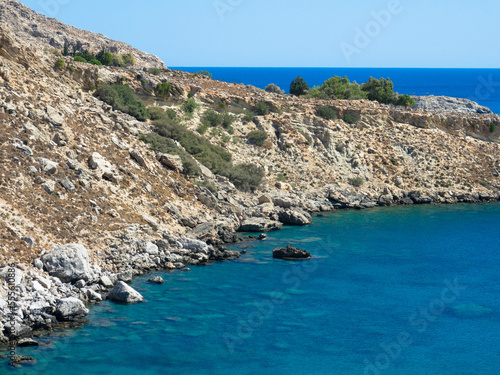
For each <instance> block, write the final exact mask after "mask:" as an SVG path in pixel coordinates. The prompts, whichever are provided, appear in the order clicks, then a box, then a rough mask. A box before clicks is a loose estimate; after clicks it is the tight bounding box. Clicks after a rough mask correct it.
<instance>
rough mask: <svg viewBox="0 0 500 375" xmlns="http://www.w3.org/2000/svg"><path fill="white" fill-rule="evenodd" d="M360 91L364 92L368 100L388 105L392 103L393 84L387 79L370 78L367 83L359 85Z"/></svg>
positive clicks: (393, 95) (393, 94)
mask: <svg viewBox="0 0 500 375" xmlns="http://www.w3.org/2000/svg"><path fill="white" fill-rule="evenodd" d="M361 90H363V91H364V92H366V94H367V96H368V99H369V100H376V101H377V102H379V103H384V104H389V103H393V102H394V97H395V95H396V94H395V93H394V83H392V81H391V80H390V79H389V78H386V79H383V78H380V79H375V78H373V77H370V80H369V81H368V82H365V83H363V84H362V85H361Z"/></svg>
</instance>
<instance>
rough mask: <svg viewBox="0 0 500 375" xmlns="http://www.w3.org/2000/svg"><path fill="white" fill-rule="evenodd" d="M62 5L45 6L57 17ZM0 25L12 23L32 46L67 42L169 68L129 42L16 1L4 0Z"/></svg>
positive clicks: (17, 31) (45, 46)
mask: <svg viewBox="0 0 500 375" xmlns="http://www.w3.org/2000/svg"><path fill="white" fill-rule="evenodd" d="M62 4H63V3H62V2H53V3H51V2H47V3H44V4H42V6H43V5H45V6H46V8H45V9H46V10H47V12H48V13H49V16H50V17H55V13H56V12H57V10H58V9H59V7H60V6H62ZM51 13H52V14H51ZM0 25H9V27H10V28H11V30H12V31H13V32H15V33H16V35H17V36H19V37H21V38H22V39H23V40H24V41H25V43H28V44H30V45H32V46H36V47H42V48H58V49H60V50H62V49H63V47H64V44H65V43H69V44H71V45H75V46H76V45H78V46H80V48H81V49H82V50H89V51H91V52H94V53H98V52H99V51H100V50H102V49H106V50H108V51H110V52H112V53H116V54H125V53H132V54H133V55H134V57H135V59H136V64H137V65H139V66H145V67H157V68H165V64H164V63H163V62H162V61H161V60H160V59H159V58H158V57H156V56H154V55H151V54H148V53H145V52H143V51H140V50H138V49H136V48H133V47H132V46H130V45H128V44H126V43H123V42H118V41H114V40H111V39H109V38H107V37H105V36H104V35H102V34H97V33H93V32H90V31H85V30H79V29H77V28H75V27H73V26H68V25H65V24H63V23H62V22H59V21H58V20H56V19H54V18H47V17H45V16H44V15H41V14H38V13H36V12H34V11H32V10H31V9H30V8H28V7H26V6H25V5H23V4H22V3H21V2H19V1H16V0H1V1H0Z"/></svg>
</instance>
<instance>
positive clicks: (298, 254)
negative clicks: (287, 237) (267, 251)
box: [273, 245, 312, 260]
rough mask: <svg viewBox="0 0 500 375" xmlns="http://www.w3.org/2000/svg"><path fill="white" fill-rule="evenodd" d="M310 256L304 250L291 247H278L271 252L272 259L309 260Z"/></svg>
mask: <svg viewBox="0 0 500 375" xmlns="http://www.w3.org/2000/svg"><path fill="white" fill-rule="evenodd" d="M311 257H312V255H311V253H309V252H308V251H306V250H303V249H299V248H297V247H294V246H292V245H288V246H286V247H279V248H276V249H274V250H273V258H276V259H284V260H294V259H309V258H311Z"/></svg>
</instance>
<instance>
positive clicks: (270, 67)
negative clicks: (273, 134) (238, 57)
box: [167, 65, 500, 70]
mask: <svg viewBox="0 0 500 375" xmlns="http://www.w3.org/2000/svg"><path fill="white" fill-rule="evenodd" d="M167 67H168V68H169V69H170V68H255V69H456V70H458V69H477V70H479V69H488V70H500V68H477V67H476V68H456V67H455V68H446V67H401V66H384V67H380V66H378V67H375V66H356V67H349V66H223V65H221V66H216V65H213V66H209V65H171V66H167Z"/></svg>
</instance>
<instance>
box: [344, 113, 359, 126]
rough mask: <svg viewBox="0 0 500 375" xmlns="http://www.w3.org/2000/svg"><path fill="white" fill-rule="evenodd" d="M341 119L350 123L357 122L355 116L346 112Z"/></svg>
mask: <svg viewBox="0 0 500 375" xmlns="http://www.w3.org/2000/svg"><path fill="white" fill-rule="evenodd" d="M342 120H344V122H346V123H348V124H351V125H353V124H355V123H357V122H358V119H357V118H356V116H354V115H353V114H351V113H346V114H345V115H344V116H342Z"/></svg>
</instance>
